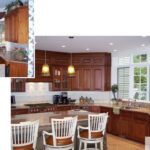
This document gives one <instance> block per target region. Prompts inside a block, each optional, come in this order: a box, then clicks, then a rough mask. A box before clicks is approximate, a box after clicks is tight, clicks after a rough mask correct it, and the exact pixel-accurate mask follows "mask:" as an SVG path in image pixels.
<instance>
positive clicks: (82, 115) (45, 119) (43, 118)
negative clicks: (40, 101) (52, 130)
mask: <svg viewBox="0 0 150 150" xmlns="http://www.w3.org/2000/svg"><path fill="white" fill-rule="evenodd" d="M89 113H90V112H88V111H83V110H80V111H74V110H69V111H57V112H44V113H33V114H22V115H15V116H12V118H11V123H19V122H24V121H35V120H39V121H40V126H45V125H50V123H51V118H54V117H55V118H64V117H73V116H78V121H85V120H87V119H88V114H89Z"/></svg>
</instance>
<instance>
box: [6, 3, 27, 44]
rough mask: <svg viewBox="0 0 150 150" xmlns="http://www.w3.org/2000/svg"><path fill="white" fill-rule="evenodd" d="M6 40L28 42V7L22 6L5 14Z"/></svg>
mask: <svg viewBox="0 0 150 150" xmlns="http://www.w3.org/2000/svg"><path fill="white" fill-rule="evenodd" d="M5 40H6V41H10V42H15V43H21V44H27V43H28V7H27V6H22V7H19V8H16V9H15V10H12V11H11V12H10V13H8V14H7V15H6V16H5Z"/></svg>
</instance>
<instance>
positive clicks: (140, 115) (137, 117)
mask: <svg viewBox="0 0 150 150" xmlns="http://www.w3.org/2000/svg"><path fill="white" fill-rule="evenodd" d="M134 119H135V120H141V121H149V116H148V114H144V113H138V112H136V113H134Z"/></svg>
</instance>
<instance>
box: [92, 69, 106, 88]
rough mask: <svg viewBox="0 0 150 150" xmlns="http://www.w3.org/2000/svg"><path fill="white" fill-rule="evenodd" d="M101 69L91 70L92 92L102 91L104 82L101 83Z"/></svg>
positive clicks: (102, 70)
mask: <svg viewBox="0 0 150 150" xmlns="http://www.w3.org/2000/svg"><path fill="white" fill-rule="evenodd" d="M103 73H104V69H103V67H96V68H93V69H92V82H93V84H92V90H100V91H102V90H103V87H104V83H103V82H104V81H103Z"/></svg>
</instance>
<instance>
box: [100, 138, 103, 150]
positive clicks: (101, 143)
mask: <svg viewBox="0 0 150 150" xmlns="http://www.w3.org/2000/svg"><path fill="white" fill-rule="evenodd" d="M100 150H103V140H101V141H100Z"/></svg>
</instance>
